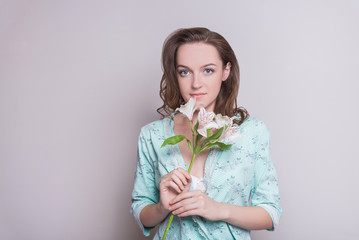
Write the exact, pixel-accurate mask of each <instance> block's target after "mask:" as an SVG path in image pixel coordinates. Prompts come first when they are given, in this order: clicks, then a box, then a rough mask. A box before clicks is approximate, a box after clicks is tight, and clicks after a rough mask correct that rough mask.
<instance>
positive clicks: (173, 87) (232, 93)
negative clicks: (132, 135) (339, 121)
mask: <svg viewBox="0 0 359 240" xmlns="http://www.w3.org/2000/svg"><path fill="white" fill-rule="evenodd" d="M196 42H203V43H206V44H211V45H212V46H214V47H215V48H216V49H217V51H218V53H219V56H220V58H221V59H222V63H223V68H225V67H226V64H227V63H228V62H229V63H230V64H231V71H230V74H229V76H228V78H227V80H226V81H223V82H222V85H221V89H220V92H219V94H218V97H217V100H216V104H215V108H214V112H215V113H216V114H218V113H221V114H222V115H227V116H229V117H232V116H234V115H238V114H239V115H240V119H239V120H238V121H236V123H237V124H238V125H240V124H241V123H243V122H244V121H245V120H246V119H247V118H248V116H249V114H248V112H247V110H246V109H244V108H242V107H238V106H237V95H238V89H239V65H238V61H237V58H236V55H235V54H234V52H233V50H232V48H231V46H230V45H229V43H228V42H227V41H226V39H224V37H222V36H221V35H220V34H218V33H216V32H212V31H210V30H209V29H207V28H183V29H178V30H176V31H174V32H173V33H172V34H170V35H169V36H168V37H167V39H166V40H165V42H164V44H163V48H162V70H163V75H162V79H161V84H160V97H161V99H162V100H163V105H162V106H161V107H159V108H158V109H157V112H158V113H159V114H161V115H162V117H167V116H170V115H171V114H172V113H173V112H174V111H175V109H176V108H178V107H179V106H180V105H181V104H184V103H185V101H184V99H183V98H182V96H181V92H180V88H179V85H178V81H177V72H176V67H177V63H176V57H177V50H178V48H179V47H180V46H181V45H183V44H186V43H196Z"/></svg>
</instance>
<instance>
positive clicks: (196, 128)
mask: <svg viewBox="0 0 359 240" xmlns="http://www.w3.org/2000/svg"><path fill="white" fill-rule="evenodd" d="M198 126H199V122H198V121H197V123H196V125H194V131H195V132H197V130H198Z"/></svg>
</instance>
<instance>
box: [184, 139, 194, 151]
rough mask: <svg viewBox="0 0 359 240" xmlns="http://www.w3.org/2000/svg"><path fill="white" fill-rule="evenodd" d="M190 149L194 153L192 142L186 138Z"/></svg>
mask: <svg viewBox="0 0 359 240" xmlns="http://www.w3.org/2000/svg"><path fill="white" fill-rule="evenodd" d="M186 141H187V144H188V147H189V149H191V151H192V152H193V149H192V144H191V141H190V140H188V139H187V138H186Z"/></svg>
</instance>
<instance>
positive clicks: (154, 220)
mask: <svg viewBox="0 0 359 240" xmlns="http://www.w3.org/2000/svg"><path fill="white" fill-rule="evenodd" d="M169 213H170V211H168V210H166V209H163V208H161V206H160V204H159V203H157V204H150V205H147V206H146V207H144V208H143V209H142V211H141V214H140V219H141V222H142V224H143V225H144V226H145V227H154V226H156V225H157V224H159V223H160V222H162V221H163V220H164V219H165V218H166V217H167V215H168V214H169Z"/></svg>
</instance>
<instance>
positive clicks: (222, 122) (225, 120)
mask: <svg viewBox="0 0 359 240" xmlns="http://www.w3.org/2000/svg"><path fill="white" fill-rule="evenodd" d="M234 118H235V117H231V118H230V117H228V116H222V114H220V113H219V114H217V115H216V117H215V121H216V123H217V124H218V128H221V127H224V126H226V125H227V126H228V127H231V126H232V124H233V119H234Z"/></svg>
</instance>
